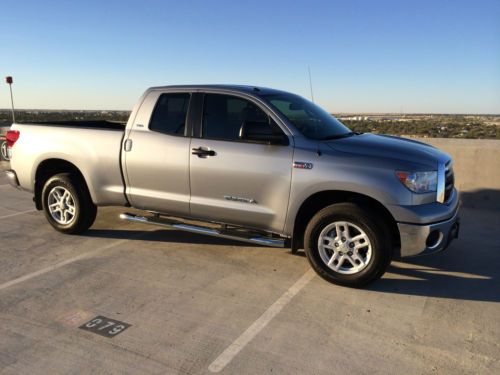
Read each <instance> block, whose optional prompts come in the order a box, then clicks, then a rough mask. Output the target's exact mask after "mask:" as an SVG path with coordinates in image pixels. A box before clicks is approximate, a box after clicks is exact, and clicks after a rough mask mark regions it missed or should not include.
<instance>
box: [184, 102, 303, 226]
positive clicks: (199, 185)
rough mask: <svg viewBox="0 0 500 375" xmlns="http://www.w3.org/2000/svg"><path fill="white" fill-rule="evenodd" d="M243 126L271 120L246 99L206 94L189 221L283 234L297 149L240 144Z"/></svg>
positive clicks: (195, 146)
mask: <svg viewBox="0 0 500 375" xmlns="http://www.w3.org/2000/svg"><path fill="white" fill-rule="evenodd" d="M245 121H259V122H264V121H269V117H268V114H266V113H265V111H264V110H263V109H261V108H259V107H258V106H257V105H256V104H255V103H253V102H251V101H249V100H247V99H245V98H241V97H238V96H230V95H222V94H205V96H204V104H203V116H202V121H201V122H202V126H201V138H192V141H191V147H190V149H191V155H190V158H191V167H190V180H191V201H190V209H191V215H192V216H193V217H196V218H204V219H211V220H215V221H220V222H224V223H228V224H236V225H238V224H240V225H244V226H249V227H253V228H256V229H264V230H270V231H275V232H281V231H282V230H283V226H284V223H285V218H286V212H287V208H288V197H289V193H290V181H291V170H292V169H291V168H292V158H293V146H292V145H291V144H290V145H271V144H266V143H256V142H244V141H242V140H241V139H240V137H239V134H240V128H241V125H242V123H243V122H245ZM269 126H271V125H269ZM276 126H277V125H276Z"/></svg>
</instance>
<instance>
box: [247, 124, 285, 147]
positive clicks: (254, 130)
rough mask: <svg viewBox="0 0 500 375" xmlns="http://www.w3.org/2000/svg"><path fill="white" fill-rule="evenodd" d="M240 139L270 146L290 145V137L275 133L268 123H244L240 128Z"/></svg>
mask: <svg viewBox="0 0 500 375" xmlns="http://www.w3.org/2000/svg"><path fill="white" fill-rule="evenodd" d="M240 139H241V140H245V141H253V142H260V143H268V144H270V145H288V137H287V136H286V135H285V134H283V133H275V132H274V131H273V128H272V127H271V125H269V123H267V122H254V121H245V122H243V124H241V128H240Z"/></svg>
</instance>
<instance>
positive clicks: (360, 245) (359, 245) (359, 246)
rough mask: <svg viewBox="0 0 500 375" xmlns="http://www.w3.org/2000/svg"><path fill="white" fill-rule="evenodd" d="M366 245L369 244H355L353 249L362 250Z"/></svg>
mask: <svg viewBox="0 0 500 375" xmlns="http://www.w3.org/2000/svg"><path fill="white" fill-rule="evenodd" d="M368 245H369V242H363V243H360V242H358V243H357V244H355V245H354V247H353V249H354V250H359V249H362V248H364V247H367V246H368Z"/></svg>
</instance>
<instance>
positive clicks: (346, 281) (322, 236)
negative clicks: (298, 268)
mask: <svg viewBox="0 0 500 375" xmlns="http://www.w3.org/2000/svg"><path fill="white" fill-rule="evenodd" d="M304 242H305V251H306V255H307V259H308V260H309V263H310V264H311V266H312V267H313V268H314V270H315V271H316V272H317V273H318V275H319V276H321V277H322V278H324V279H325V280H327V281H330V282H332V283H334V284H339V285H344V286H350V287H361V286H364V285H366V284H368V283H370V282H372V281H374V280H376V279H378V278H380V277H381V276H382V275H383V274H384V272H385V271H386V269H387V267H388V265H389V263H390V261H391V257H392V243H391V242H392V241H391V236H390V232H389V230H388V229H387V226H386V225H385V224H384V223H383V222H380V220H376V219H375V218H374V217H372V215H371V214H370V213H369V212H367V211H365V210H363V209H362V208H361V207H359V206H358V205H356V204H353V203H338V204H333V205H331V206H328V207H326V208H324V209H322V210H321V211H319V212H318V213H317V214H316V215H315V216H314V217H313V218H312V219H311V221H310V222H309V224H308V225H307V228H306V232H305V235H304Z"/></svg>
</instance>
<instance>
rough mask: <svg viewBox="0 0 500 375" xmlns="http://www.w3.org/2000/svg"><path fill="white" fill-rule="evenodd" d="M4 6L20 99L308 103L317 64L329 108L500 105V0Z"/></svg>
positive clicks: (1, 96)
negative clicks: (234, 87) (230, 88)
mask: <svg viewBox="0 0 500 375" xmlns="http://www.w3.org/2000/svg"><path fill="white" fill-rule="evenodd" d="M0 10H1V12H0V14H1V20H0V75H2V76H3V77H4V76H7V75H11V76H13V77H14V85H13V91H14V101H15V105H16V107H17V108H25V109H28V108H32V109H33V108H39V109H119V110H131V109H132V107H133V105H134V103H135V101H136V100H137V98H138V97H139V96H140V95H141V94H142V92H144V90H145V89H146V88H147V87H150V86H161V85H171V84H194V83H200V84H205V83H235V84H250V85H256V86H264V87H273V88H278V89H282V90H286V91H291V92H294V93H297V94H299V95H302V96H304V97H307V98H309V99H310V98H311V94H310V88H309V76H308V67H310V69H311V76H312V85H313V91H314V99H315V102H316V103H318V104H319V105H321V106H322V107H324V108H325V109H327V110H328V111H330V112H336V113H338V112H355V113H356V112H396V113H400V112H404V113H495V114H500V0H475V1H472V0H470V1H463V0H456V1H445V0H433V1H428V0H419V1H416V0H409V1H406V0H399V1H386V0H377V1H370V0H365V1H358V0H345V1H337V0H330V1H314V0H309V1H302V0H288V1H272V0H267V1H259V0H253V1H251V2H247V1H238V0H232V1H218V0H206V1H189V0H177V1H152V0H141V1H135V0H134V1H132V0H121V1H114V0H113V1H106V0H100V1H94V0H85V1H76V0H75V1H51V0H44V1H31V0H23V1H11V0H4V1H2V3H1V4H0ZM3 77H2V80H3ZM9 107H10V96H9V88H8V85H6V84H5V81H3V82H2V84H1V85H0V108H9Z"/></svg>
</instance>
